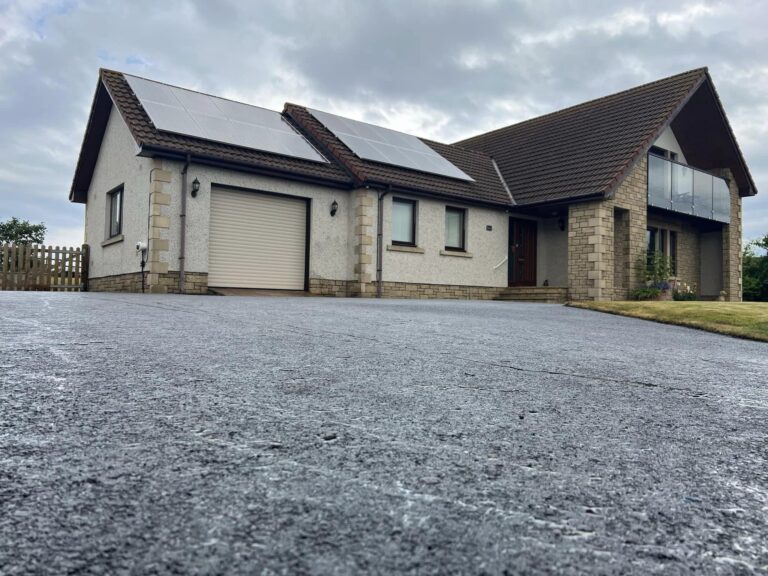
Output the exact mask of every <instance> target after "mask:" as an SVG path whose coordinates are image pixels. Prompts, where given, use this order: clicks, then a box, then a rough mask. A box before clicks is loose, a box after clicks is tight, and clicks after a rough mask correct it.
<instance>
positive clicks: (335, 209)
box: [331, 200, 339, 216]
mask: <svg viewBox="0 0 768 576" xmlns="http://www.w3.org/2000/svg"><path fill="white" fill-rule="evenodd" d="M338 211H339V203H338V202H336V200H334V201H333V204H331V216H336V212H338Z"/></svg>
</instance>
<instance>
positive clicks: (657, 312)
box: [569, 301, 768, 342]
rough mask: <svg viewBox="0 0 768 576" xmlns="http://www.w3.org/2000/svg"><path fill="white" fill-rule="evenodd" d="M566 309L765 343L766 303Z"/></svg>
mask: <svg viewBox="0 0 768 576" xmlns="http://www.w3.org/2000/svg"><path fill="white" fill-rule="evenodd" d="M569 306H573V307H575V308H586V309H588V310H597V311H599V312H608V313H610V314H620V315H622V316H632V317H634V318H643V319H644V320H654V321H656V322H664V323H666V324H678V325H680V326H688V327H690V328H699V329H701V330H708V331H710V332H717V333H719V334H727V335H729V336H738V337H740V338H749V339H751V340H761V341H763V342H768V302H674V301H673V302H655V301H653V302H572V303H570V304H569Z"/></svg>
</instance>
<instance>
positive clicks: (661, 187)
mask: <svg viewBox="0 0 768 576" xmlns="http://www.w3.org/2000/svg"><path fill="white" fill-rule="evenodd" d="M671 174H672V164H670V163H669V162H668V161H667V160H665V159H664V158H659V157H658V156H654V155H653V154H651V155H649V156H648V204H649V205H651V206H659V207H661V208H666V209H667V210H669V208H670V206H672V182H671V180H672V176H671Z"/></svg>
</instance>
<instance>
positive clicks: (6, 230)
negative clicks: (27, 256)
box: [0, 216, 47, 244]
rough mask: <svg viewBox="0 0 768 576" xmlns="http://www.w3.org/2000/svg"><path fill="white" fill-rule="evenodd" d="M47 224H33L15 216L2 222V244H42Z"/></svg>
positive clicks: (0, 236) (0, 237)
mask: <svg viewBox="0 0 768 576" xmlns="http://www.w3.org/2000/svg"><path fill="white" fill-rule="evenodd" d="M46 230H47V228H46V227H45V224H43V223H40V224H32V223H30V222H29V220H19V219H18V218H16V217H15V216H13V217H12V218H10V219H9V220H6V221H5V222H0V244H4V243H10V244H42V243H43V240H45V232H46Z"/></svg>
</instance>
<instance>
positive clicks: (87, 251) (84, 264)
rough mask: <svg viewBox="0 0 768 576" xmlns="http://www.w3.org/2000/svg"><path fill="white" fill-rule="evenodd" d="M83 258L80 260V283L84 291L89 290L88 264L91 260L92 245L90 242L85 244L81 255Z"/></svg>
mask: <svg viewBox="0 0 768 576" xmlns="http://www.w3.org/2000/svg"><path fill="white" fill-rule="evenodd" d="M80 258H82V260H81V261H80V262H81V264H80V276H81V278H80V284H81V286H82V288H80V290H82V291H83V292H88V266H89V263H90V261H91V247H90V246H88V244H83V251H82V253H81V255H80Z"/></svg>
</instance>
